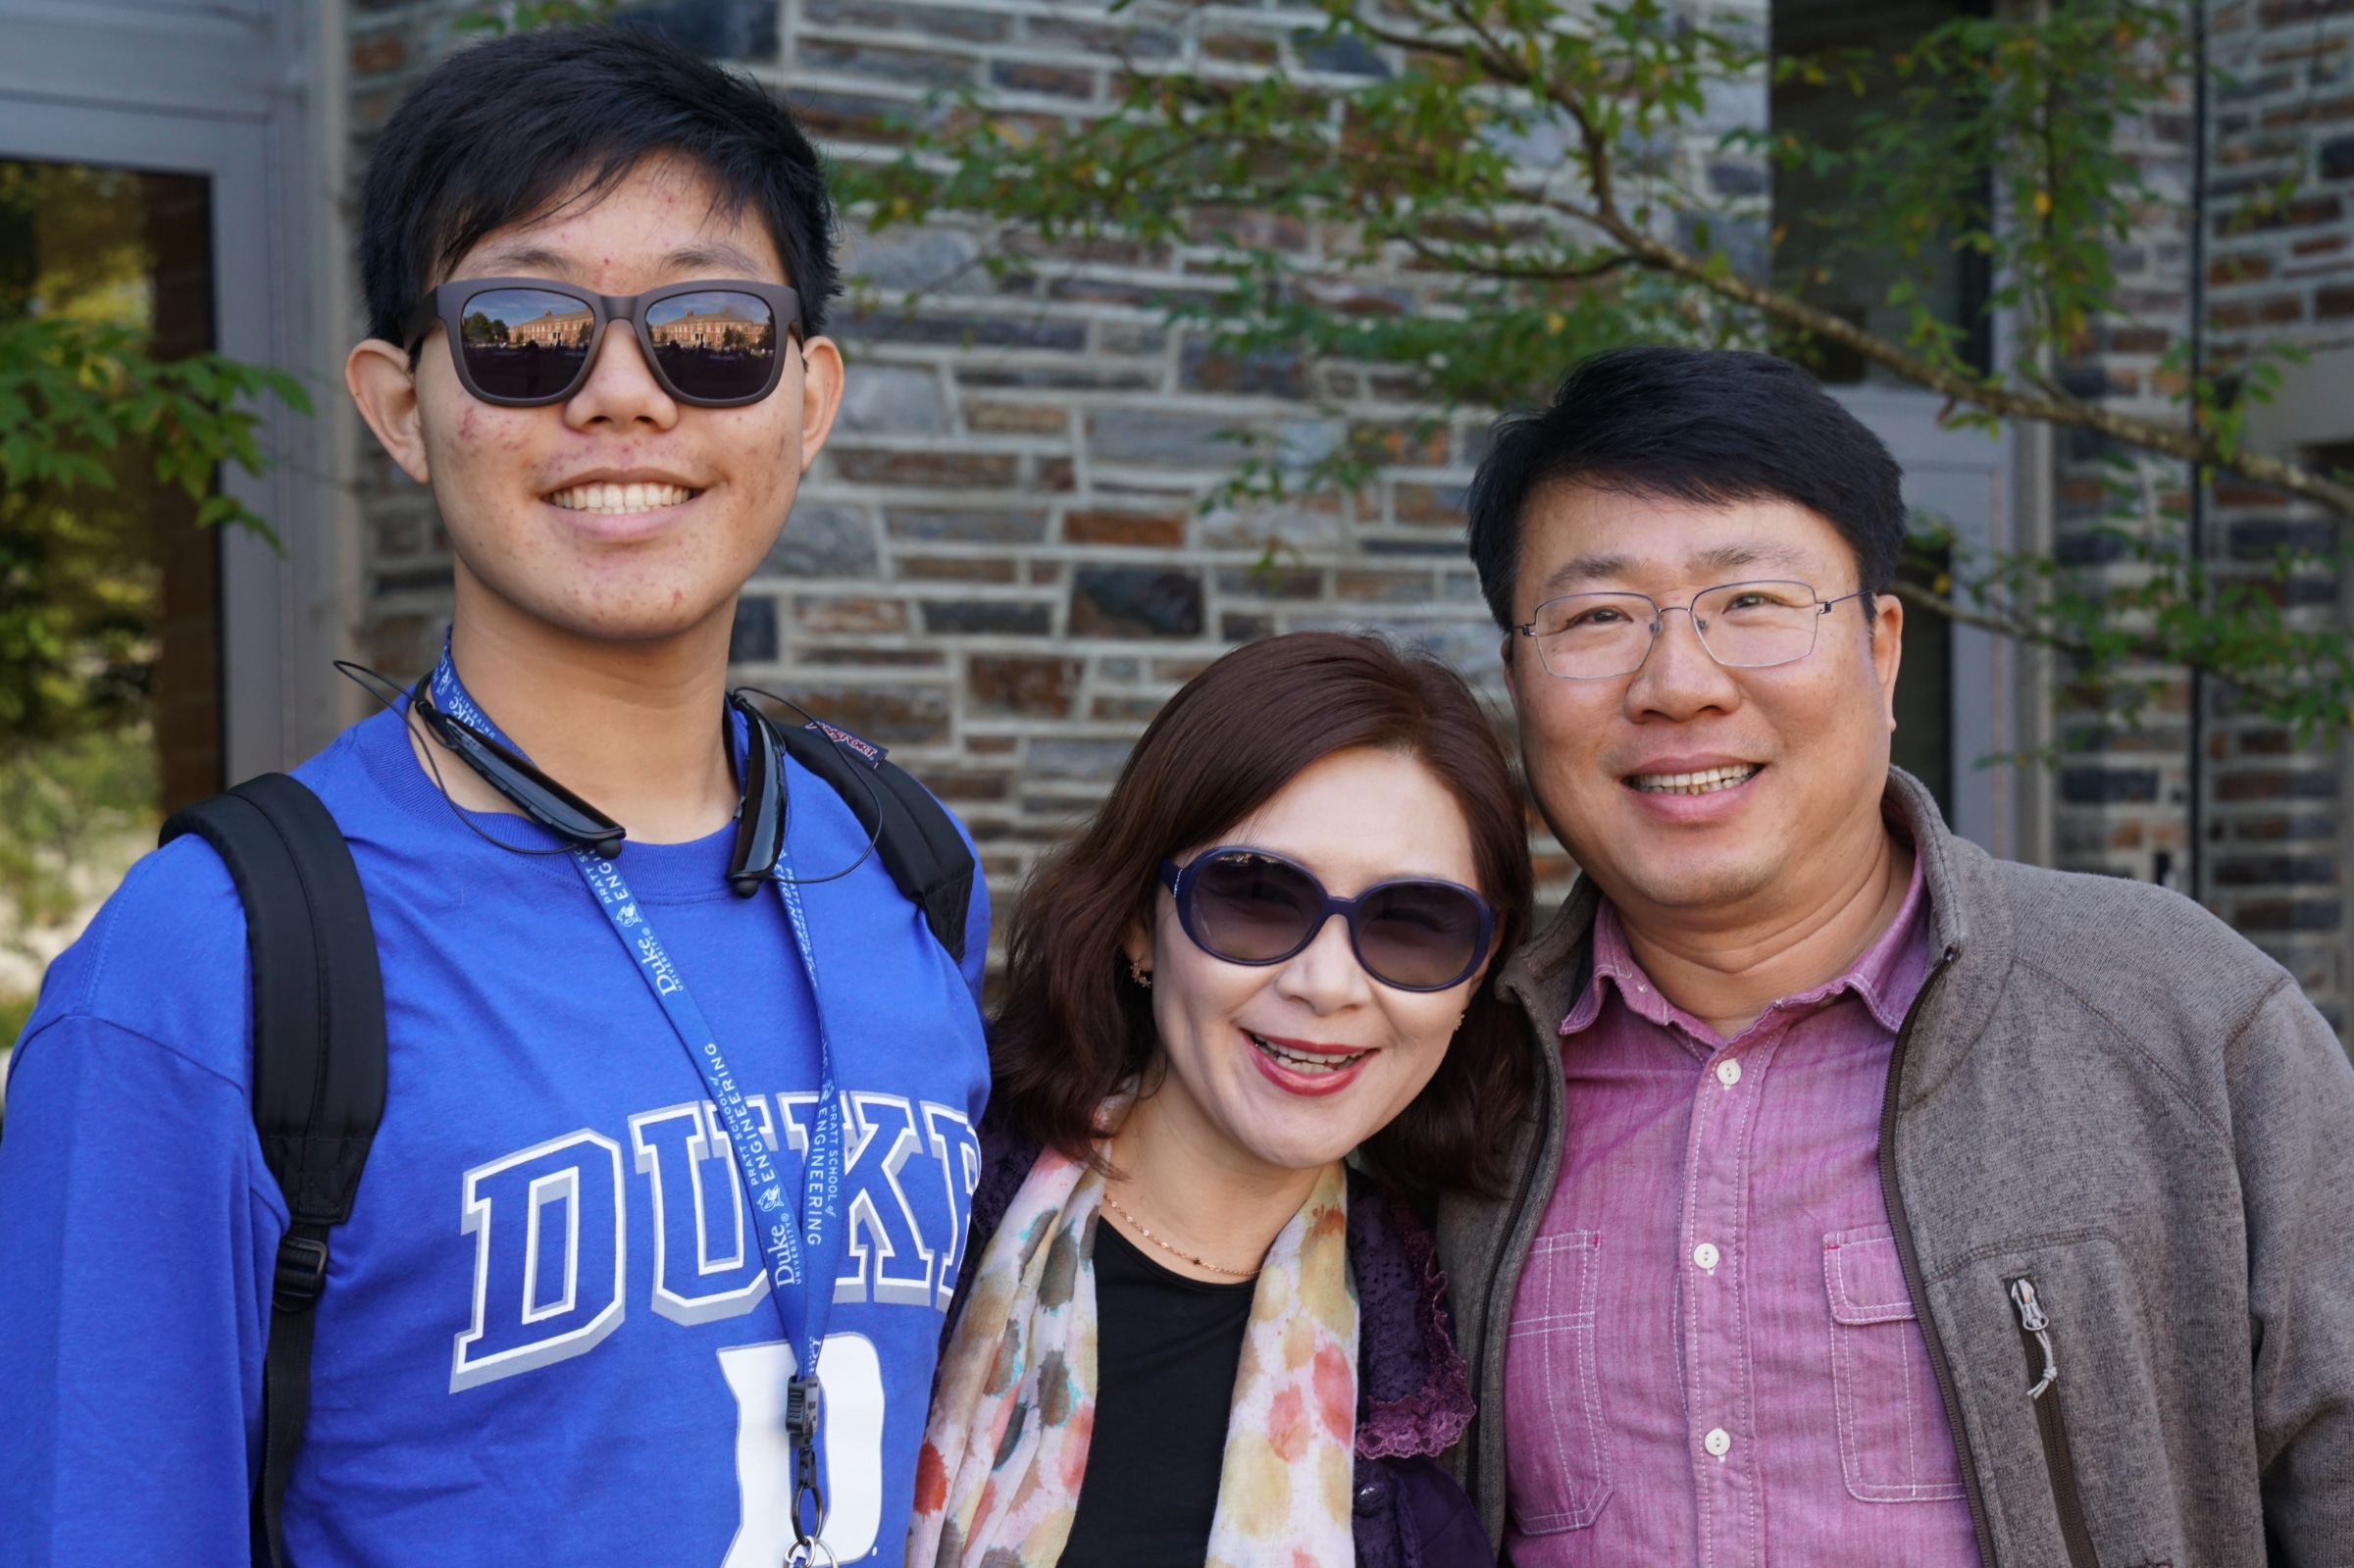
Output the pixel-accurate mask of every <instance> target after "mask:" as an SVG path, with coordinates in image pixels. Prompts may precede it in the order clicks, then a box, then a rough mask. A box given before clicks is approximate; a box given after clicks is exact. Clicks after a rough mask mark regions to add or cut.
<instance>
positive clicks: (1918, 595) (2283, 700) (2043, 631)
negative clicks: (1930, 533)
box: [1890, 580, 2298, 708]
mask: <svg viewBox="0 0 2354 1568" xmlns="http://www.w3.org/2000/svg"><path fill="white" fill-rule="evenodd" d="M1890 591H1891V592H1893V593H1894V594H1895V595H1896V596H1897V597H1898V598H1900V599H1902V600H1904V601H1905V603H1907V604H1909V605H1912V606H1914V607H1915V608H1917V609H1920V610H1925V611H1927V612H1928V613H1929V614H1931V615H1936V616H1942V617H1944V618H1945V619H1946V620H1948V621H1952V622H1954V623H1956V624H1957V625H1960V626H1966V627H1974V628H1975V629H1977V630H1978V631H1980V632H1993V633H1994V634H1995V635H1996V636H1999V637H2009V638H2010V639H2012V640H2013V641H2015V642H2025V643H2031V644H2033V645H2035V646H2037V647H2045V648H2050V649H2052V650H2053V651H2055V652H2058V653H2075V654H2086V655H2090V654H2094V653H2096V652H2097V650H2096V649H2095V648H2094V647H2093V646H2092V644H2091V643H2089V642H2086V641H2085V640H2084V639H2083V638H2081V637H2072V636H2070V635H2068V634H2067V633H2066V632H2055V631H2053V630H2052V629H2051V628H2049V627H2044V626H2038V625H2036V624H2035V623H2034V622H2032V621H2025V620H2021V619H2018V618H2016V617H2013V616H2007V615H1993V614H1989V613H1988V612H1986V611H1983V610H1973V609H1971V608H1970V606H1968V605H1966V604H1957V603H1955V602H1954V601H1953V600H1952V599H1949V598H1947V597H1945V596H1944V595H1943V594H1940V593H1935V592H1932V591H1931V590H1929V589H1927V588H1924V587H1921V586H1919V584H1918V583H1912V582H1903V581H1901V580H1900V581H1899V582H1897V584H1896V586H1895V587H1894V588H1893V589H1891V590H1890ZM2133 651H2134V652H2135V653H2137V654H2139V655H2141V656H2142V657H2143V658H2145V659H2148V660H2150V661H2151V662H2152V663H2153V664H2170V665H2175V666H2178V667H2180V668H2182V669H2186V670H2196V671H2198V672H2199V673H2201V674H2202V675H2208V676H2212V677H2214V678H2215V679H2216V680H2218V681H2221V682H2222V683H2225V684H2226V685H2229V686H2236V687H2238V688H2239V689H2240V690H2242V691H2246V692H2249V693H2251V694H2252V695H2254V696H2256V697H2257V698H2259V699H2261V700H2262V701H2265V702H2268V703H2271V704H2273V705H2274V706H2275V707H2277V708H2293V707H2295V706H2297V705H2298V694H2297V693H2296V692H2294V691H2292V690H2290V689H2289V688H2287V687H2285V686H2281V685H2277V684H2275V683H2272V682H2269V681H2266V680H2264V679H2262V678H2261V677H2256V676H2250V675H2248V674H2247V673H2246V672H2244V671H2239V670H2226V669H2223V668H2221V667H2220V666H2218V665H2215V664H2213V663H2210V662H2208V661H2206V660H2202V659H2193V658H2190V657H2188V656H2187V655H2185V654H2184V653H2183V652H2182V651H2181V650H2180V649H2178V648H2169V647H2166V646H2165V645H2163V644H2162V643H2160V642H2159V641H2158V640H2157V639H2155V638H2151V637H2145V638H2142V639H2140V640H2139V641H2137V642H2136V643H2135V644H2134V645H2133Z"/></svg>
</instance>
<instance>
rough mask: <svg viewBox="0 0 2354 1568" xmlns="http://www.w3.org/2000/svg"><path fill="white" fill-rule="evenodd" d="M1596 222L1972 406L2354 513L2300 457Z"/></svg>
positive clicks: (1620, 225) (1705, 282)
mask: <svg viewBox="0 0 2354 1568" xmlns="http://www.w3.org/2000/svg"><path fill="white" fill-rule="evenodd" d="M1594 221H1595V222H1596V223H1597V224H1599V225H1600V226H1601V227H1602V228H1604V229H1605V230H1607V231H1608V232H1609V233H1610V235H1611V237H1612V239H1615V240H1616V241H1618V243H1619V244H1621V245H1624V246H1625V247H1626V248H1627V250H1628V251H1629V252H1630V253H1632V255H1633V256H1634V258H1635V259H1636V260H1637V261H1638V262H1640V263H1641V264H1642V265H1643V266H1645V267H1648V268H1650V269H1652V270H1653V271H1655V272H1663V273H1668V274H1672V275H1673V276H1675V277H1678V278H1686V279H1688V280H1690V281H1692V282H1695V283H1698V284H1699V285H1700V286H1701V287H1703V288H1705V289H1707V290H1708V291H1709V292H1711V293H1713V294H1715V295H1716V296H1718V297H1719V298H1722V299H1729V300H1732V301H1733V302H1735V303H1736V304H1741V305H1747V306H1748V307H1750V308H1751V309H1752V310H1755V311H1757V312H1759V313H1760V314H1762V315H1764V316H1766V317H1769V318H1771V319H1772V320H1774V321H1777V322H1780V323H1782V324H1783V325H1784V326H1788V327H1795V328H1798V329H1801V330H1802V331H1806V332H1810V333H1812V334H1813V335H1815V336H1817V337H1819V338H1822V339H1824V340H1825V341H1828V342H1833V343H1837V344H1838V345H1840V346H1841V347H1843V348H1846V349H1849V350H1851V351H1852V352H1854V353H1856V354H1859V355H1862V356H1863V357H1864V358H1865V359H1868V360H1869V361H1871V362H1872V363H1873V364H1876V365H1880V366H1884V367H1885V368H1887V369H1888V370H1891V371H1894V372H1895V373H1896V374H1897V375H1898V376H1900V377H1902V378H1904V379H1906V380H1908V381H1911V382H1913V383H1914V384H1915V385H1917V386H1920V387H1924V388H1926V389H1927V390H1929V391H1932V392H1937V393H1940V394H1942V395H1943V396H1945V397H1947V398H1950V399H1952V400H1953V401H1954V402H1957V403H1968V404H1970V405H1971V406H1973V407H1976V408H1982V409H1984V410H1986V411H1987V412H1988V413H1990V414H1997V415H2000V416H2002V417H2003V418H2005V419H2024V420H2036V421H2039V422H2041V423H2043V424H2046V425H2058V426H2064V427H2068V428H2071V429H2075V430H2098V431H2099V432H2100V433H2102V434H2103V435H2107V436H2111V437H2113V438H2115V439H2117V440H2119V441H2122V442H2124V443H2125V444H2126V445H2128V446H2138V447H2141V448H2143V449H2144V450H2147V451H2152V452H2158V453H2162V454H2163V455H2165V456H2168V457H2174V458H2179V459H2181V460H2182V461H2184V462H2186V463H2196V464H2200V465H2202V466H2204V467H2208V468H2217V469H2223V470H2226V471H2227V472H2230V473H2233V474H2238V475H2240V476H2242V477H2244V478H2246V479H2251V480H2254V481H2257V482H2258V483H2260V484H2269V485H2272V486H2273V487H2275V488H2276V489H2282V490H2286V491H2288V492H2289V493H2290V494H2292V495H2301V496H2304V497H2305V498H2306V499H2308V500H2313V501H2319V502H2321V503H2322V504H2323V505H2324V506H2327V507H2328V508H2329V509H2330V510H2332V511H2334V512H2336V513H2338V514H2340V515H2341V516H2348V517H2354V484H2348V483H2346V482H2344V481H2339V480H2334V479H2330V478H2328V476H2326V475H2322V474H2317V473H2315V472H2314V471H2313V470H2311V469H2309V468H2306V467H2305V466H2304V465H2303V464H2300V463H2292V462H2289V461H2288V460H2287V459H2285V458H2278V457H2274V456H2273V455H2271V454H2270V453H2267V452H2251V451H2247V450H2246V449H2244V448H2239V449H2234V450H2232V451H2230V452H2226V451H2225V450H2224V449H2223V447H2222V446H2221V445H2220V444H2219V443H2217V442H2216V441H2215V439H2214V438H2213V437H2211V436H2207V435H2194V434H2192V433H2191V432H2190V431H2188V430H2184V429H2183V428H2182V427H2180V426H2178V425H2174V424H2160V423H2159V422H2157V421H2156V420H2150V419H2143V418H2141V417H2139V416H2137V415H2132V414H2124V413H2120V412H2119V411H2117V410H2116V409H2112V408H2107V407H2104V406H2103V405H2101V404H2098V403H2089V402H2085V401H2084V400H2082V399H2081V398H2074V397H2070V396H2067V395H2066V394H2065V393H2057V394H2056V393H2054V392H2049V391H2041V392H2024V391H2021V390H2018V389H2017V388H2014V387H2008V386H2002V385H1997V384H1995V383H1993V382H1989V381H1982V380H1979V379H1976V378H1975V377H1971V376H1966V375H1963V374H1962V373H1961V372H1959V371H1953V370H1948V369H1947V368H1945V367H1944V366H1942V365H1938V364H1936V363H1934V362H1932V361H1930V360H1927V359H1924V358H1922V357H1921V356H1920V355H1919V354H1916V353H1914V352H1912V351H1911V350H1910V349H1906V348H1902V347H1900V346H1898V345H1897V344H1895V343H1891V342H1889V341H1888V340H1887V339H1886V338H1883V337H1879V336H1876V335H1875V334H1873V333H1871V332H1868V331H1866V330H1864V329H1862V328H1860V327H1857V326H1855V325H1854V324H1853V323H1851V322H1848V321H1845V320H1843V319H1841V318H1840V317H1837V316H1834V315H1832V314H1831V313H1830V312H1829V311H1826V310H1823V309H1821V308H1819V307H1818V306H1815V305H1810V304H1808V303H1807V302H1806V301H1805V300H1802V299H1797V298H1794V297H1793V296H1791V295H1789V294H1785V293H1783V292H1782V291H1781V290H1779V289H1777V288H1770V287H1767V286H1766V285H1765V284H1763V283H1759V282H1755V281H1753V280H1751V279H1750V278H1744V277H1742V276H1741V275H1740V274H1739V273H1736V272H1734V271H1732V270H1731V269H1730V268H1728V267H1722V266H1712V265H1711V264H1710V263H1709V261H1707V260H1704V259H1703V258H1701V257H1698V256H1694V255H1692V254H1691V253H1690V252H1689V251H1685V250H1682V249H1680V248H1678V247H1677V246H1674V245H1671V244H1669V243H1667V242H1666V241H1665V240H1663V239H1658V238H1655V237H1654V236H1652V235H1650V234H1647V233H1645V232H1644V231H1643V230H1641V229H1640V228H1636V227H1635V226H1634V225H1632V224H1630V223H1628V222H1627V221H1626V220H1625V219H1624V218H1623V217H1621V216H1620V215H1619V214H1618V212H1617V211H1616V210H1615V209H1613V208H1610V207H1604V208H1602V209H1601V210H1600V211H1599V212H1597V213H1596V214H1595V218H1594Z"/></svg>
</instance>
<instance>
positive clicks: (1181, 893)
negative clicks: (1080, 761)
mask: <svg viewBox="0 0 2354 1568" xmlns="http://www.w3.org/2000/svg"><path fill="white" fill-rule="evenodd" d="M1160 881H1161V885H1163V886H1165V887H1167V888H1168V889H1169V891H1170V892H1171V893H1172V894H1174V895H1175V896H1176V899H1177V921H1178V924H1179V925H1181V926H1183V927H1184V928H1185V934H1186V935H1187V936H1190V937H1192V938H1193V940H1194V945H1195V946H1197V947H1199V948H1201V949H1202V950H1203V952H1205V953H1207V954H1209V955H1210V956H1211V957H1212V958H1222V959H1224V960H1226V962H1228V963H1230V964H1253V965H1265V964H1280V963H1282V962H1283V961H1284V960H1285V959H1287V958H1290V957H1292V956H1293V955H1295V954H1297V953H1299V952H1300V951H1302V950H1303V949H1304V948H1305V947H1306V946H1307V944H1308V943H1309V942H1312V941H1314V940H1315V939H1316V934H1317V933H1318V932H1320V931H1322V930H1323V929H1324V923H1325V922H1326V921H1328V920H1330V919H1331V918H1332V917H1333V916H1335V915H1339V916H1342V917H1343V918H1345V919H1346V920H1347V921H1348V922H1349V942H1350V945H1351V946H1352V947H1353V948H1354V949H1355V950H1356V961H1357V962H1358V963H1360V964H1362V965H1364V966H1365V973H1366V974H1368V975H1371V976H1372V977H1373V978H1374V979H1375V980H1378V981H1380V982H1381V983H1382V984H1383V985H1385V986H1394V987H1395V988H1397V989H1399V990H1448V989H1451V988H1453V987H1454V986H1459V985H1461V984H1462V983H1463V982H1464V981H1466V980H1469V979H1470V978H1471V977H1472V976H1473V975H1474V974H1476V973H1478V970H1479V966H1480V965H1481V964H1482V963H1483V962H1485V961H1486V959H1487V956H1488V943H1489V942H1490V941H1491V940H1493V939H1494V937H1495V932H1496V912H1495V911H1494V910H1492V909H1490V908H1489V907H1488V901H1487V900H1486V899H1484V898H1482V897H1480V896H1479V894H1477V893H1475V892H1473V891H1472V890H1471V889H1470V888H1468V887H1464V886H1460V885H1457V884H1455V883H1451V882H1439V881H1437V880H1435V879H1425V878H1402V879H1400V880H1399V881H1397V882H1383V883H1375V884H1374V885H1372V886H1370V887H1368V888H1366V889H1365V890H1364V891H1363V892H1361V893H1358V894H1357V895H1356V897H1355V898H1335V897H1334V896H1333V895H1332V894H1330V893H1328V892H1326V891H1325V890H1324V885H1323V884H1322V883H1320V882H1318V881H1317V880H1316V878H1315V874H1314V873H1313V872H1311V871H1309V870H1308V869H1307V868H1306V867H1305V866H1303V865H1300V864H1298V863H1297V862H1295V861H1290V860H1286V859H1285V858H1284V857H1283V856H1281V855H1278V854H1274V853H1272V852H1270V851H1268V850H1264V849H1253V848H1251V847H1249V846H1248V845H1244V844H1226V845H1222V846H1220V847H1219V848H1216V849H1205V850H1203V852H1202V853H1200V854H1198V855H1196V856H1195V857H1194V858H1193V859H1192V860H1191V861H1189V862H1188V863H1187V864H1185V865H1184V866H1182V867H1181V866H1179V865H1178V864H1177V862H1175V861H1173V860H1164V861H1162V862H1161V863H1160Z"/></svg>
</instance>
